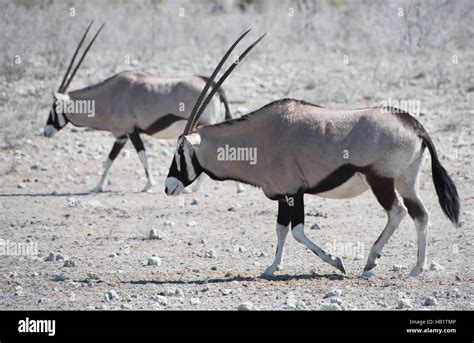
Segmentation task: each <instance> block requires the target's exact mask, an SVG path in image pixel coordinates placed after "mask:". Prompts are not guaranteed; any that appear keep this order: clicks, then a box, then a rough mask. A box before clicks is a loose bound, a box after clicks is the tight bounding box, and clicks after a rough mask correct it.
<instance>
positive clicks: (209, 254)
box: [204, 249, 217, 258]
mask: <svg viewBox="0 0 474 343" xmlns="http://www.w3.org/2000/svg"><path fill="white" fill-rule="evenodd" d="M204 257H206V258H217V253H216V251H215V250H214V249H210V250H208V251H206V252H205V253H204Z"/></svg>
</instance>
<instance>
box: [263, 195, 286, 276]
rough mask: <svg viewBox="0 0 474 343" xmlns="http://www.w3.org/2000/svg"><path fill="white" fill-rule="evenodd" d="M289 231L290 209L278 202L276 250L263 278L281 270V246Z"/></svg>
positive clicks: (283, 201)
mask: <svg viewBox="0 0 474 343" xmlns="http://www.w3.org/2000/svg"><path fill="white" fill-rule="evenodd" d="M289 229H290V208H289V206H288V204H287V202H286V201H285V200H279V201H278V217H277V225H276V233H277V248H276V252H275V259H274V260H273V263H272V264H271V265H270V266H269V267H268V268H267V269H266V270H265V272H264V273H263V276H272V275H273V274H275V271H277V270H281V267H282V262H281V261H282V256H283V246H284V245H285V240H286V236H287V235H288V231H289Z"/></svg>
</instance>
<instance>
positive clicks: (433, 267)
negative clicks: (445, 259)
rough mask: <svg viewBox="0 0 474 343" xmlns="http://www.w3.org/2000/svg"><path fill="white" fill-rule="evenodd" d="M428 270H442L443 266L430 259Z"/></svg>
mask: <svg viewBox="0 0 474 343" xmlns="http://www.w3.org/2000/svg"><path fill="white" fill-rule="evenodd" d="M430 270H432V271H438V272H441V271H443V270H444V267H443V266H442V265H441V264H439V263H437V262H435V261H432V262H431V265H430Z"/></svg>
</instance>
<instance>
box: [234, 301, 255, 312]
mask: <svg viewBox="0 0 474 343" xmlns="http://www.w3.org/2000/svg"><path fill="white" fill-rule="evenodd" d="M237 310H239V311H254V310H256V308H255V306H254V305H253V304H252V303H251V302H245V303H242V304H240V305H239V306H238V307H237Z"/></svg>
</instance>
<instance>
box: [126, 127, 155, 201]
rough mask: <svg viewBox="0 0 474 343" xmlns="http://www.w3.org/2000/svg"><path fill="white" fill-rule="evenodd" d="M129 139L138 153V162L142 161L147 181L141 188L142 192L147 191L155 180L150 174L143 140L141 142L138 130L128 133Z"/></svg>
mask: <svg viewBox="0 0 474 343" xmlns="http://www.w3.org/2000/svg"><path fill="white" fill-rule="evenodd" d="M130 140H131V141H132V143H133V146H134V147H135V150H136V151H137V153H138V157H139V158H140V162H141V163H142V165H143V168H144V169H145V174H146V178H147V183H146V185H145V188H143V192H148V191H150V188H151V187H152V186H153V185H154V184H155V181H154V180H153V176H152V175H151V172H150V169H149V166H148V157H147V155H146V151H145V147H144V146H143V142H142V139H141V138H140V135H139V132H138V130H135V131H134V132H133V133H132V134H131V135H130Z"/></svg>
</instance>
